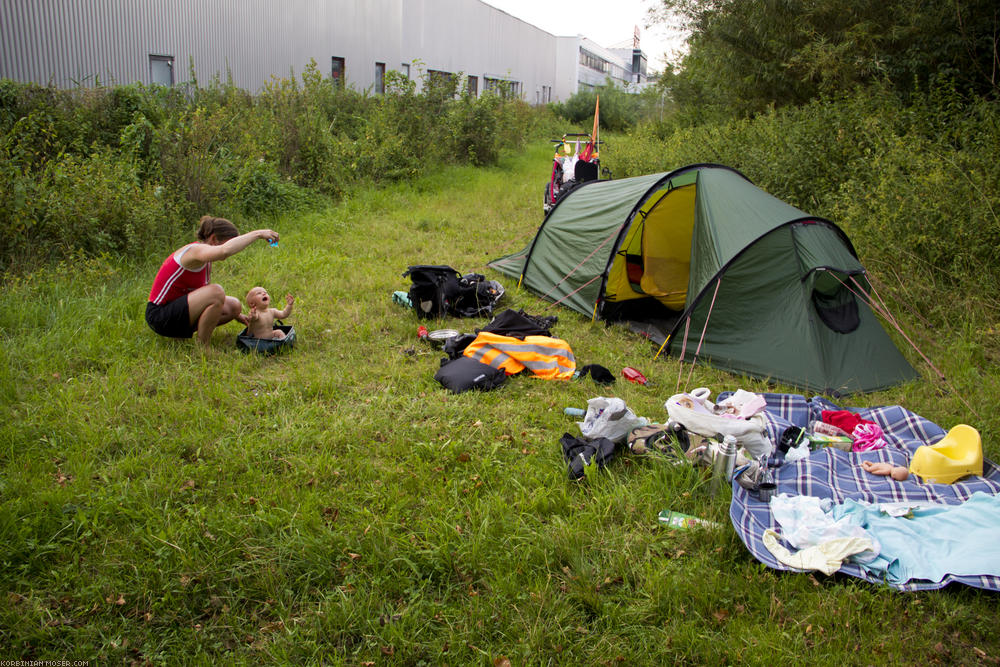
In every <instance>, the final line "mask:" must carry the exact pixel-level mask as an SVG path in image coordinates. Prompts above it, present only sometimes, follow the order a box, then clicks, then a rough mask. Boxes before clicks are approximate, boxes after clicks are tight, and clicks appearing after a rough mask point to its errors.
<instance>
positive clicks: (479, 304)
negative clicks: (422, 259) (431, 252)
mask: <svg viewBox="0 0 1000 667" xmlns="http://www.w3.org/2000/svg"><path fill="white" fill-rule="evenodd" d="M406 276H409V277H410V279H411V280H412V284H411V285H410V290H409V293H408V294H409V297H410V303H412V304H413V308H414V310H416V311H417V317H420V318H425V319H432V318H440V317H444V316H446V315H452V316H455V317H476V316H479V315H490V314H492V313H493V306H494V305H496V303H497V301H499V300H500V297H502V296H503V293H504V290H503V287H502V286H501V285H500V283H498V282H496V281H495V280H486V276H483V275H481V274H478V273H469V274H466V275H464V276H463V275H460V274H459V273H458V271H456V270H455V269H453V268H452V267H450V266H446V265H440V264H417V265H414V266H410V267H408V268H407V269H406V271H404V272H403V277H404V278H405V277H406Z"/></svg>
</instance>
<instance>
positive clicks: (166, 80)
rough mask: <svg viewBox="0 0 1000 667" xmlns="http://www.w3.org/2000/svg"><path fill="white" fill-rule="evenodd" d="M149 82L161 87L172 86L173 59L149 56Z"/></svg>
mask: <svg viewBox="0 0 1000 667" xmlns="http://www.w3.org/2000/svg"><path fill="white" fill-rule="evenodd" d="M149 81H150V83H158V84H160V85H161V86H172V85H174V57H173V56H154V55H152V54H150V56H149Z"/></svg>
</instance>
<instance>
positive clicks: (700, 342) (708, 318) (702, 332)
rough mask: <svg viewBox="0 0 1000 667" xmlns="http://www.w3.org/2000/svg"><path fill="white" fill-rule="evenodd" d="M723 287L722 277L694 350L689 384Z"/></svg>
mask: <svg viewBox="0 0 1000 667" xmlns="http://www.w3.org/2000/svg"><path fill="white" fill-rule="evenodd" d="M720 287H722V278H719V281H718V282H717V283H715V291H714V292H713V293H712V303H710V304H708V313H707V314H706V315H705V326H703V327H702V328H701V338H699V339H698V348H697V349H696V350H695V351H694V359H692V360H691V372H690V373H688V379H687V384H689V385H690V384H691V376H693V375H694V364H695V362H696V361H698V355H699V354H701V344H702V343H703V342H704V341H705V332H706V331H708V321H709V320H710V319H711V318H712V309H713V308H715V297H716V296H718V295H719V288H720Z"/></svg>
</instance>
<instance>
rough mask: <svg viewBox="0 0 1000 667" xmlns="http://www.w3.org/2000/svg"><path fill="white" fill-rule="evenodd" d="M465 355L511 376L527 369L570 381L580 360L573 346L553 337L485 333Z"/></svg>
mask: <svg viewBox="0 0 1000 667" xmlns="http://www.w3.org/2000/svg"><path fill="white" fill-rule="evenodd" d="M463 354H464V355H465V356H467V357H471V358H472V359H475V360H476V361H481V362H482V363H484V364H489V365H490V366H492V367H493V368H502V369H503V370H504V372H505V373H507V375H514V374H515V373H520V372H521V371H522V370H524V369H525V368H527V369H528V370H530V371H531V372H532V373H534V374H535V375H536V376H537V377H540V378H543V379H545V380H568V379H570V378H572V377H573V373H574V372H576V357H574V356H573V350H571V349H570V347H569V344H568V343H567V342H566V341H564V340H561V339H559V338H551V337H549V336H525V337H524V340H521V339H520V338H513V337H511V336H501V335H499V334H495V333H490V332H488V331H483V332H481V333H480V334H479V335H478V336H476V339H475V340H474V341H472V342H471V343H469V346H468V347H466V348H465V351H464V352H463Z"/></svg>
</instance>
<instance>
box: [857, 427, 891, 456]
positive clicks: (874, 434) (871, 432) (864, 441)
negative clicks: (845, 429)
mask: <svg viewBox="0 0 1000 667" xmlns="http://www.w3.org/2000/svg"><path fill="white" fill-rule="evenodd" d="M851 437H852V438H854V445H853V447H852V449H853V450H854V451H855V452H869V451H872V450H873V449H882V448H883V447H885V445H886V442H885V440H884V439H883V438H882V428H881V427H880V426H879V425H878V424H876V423H874V422H867V423H863V424H858V425H857V426H855V427H854V430H853V431H852V432H851Z"/></svg>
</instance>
